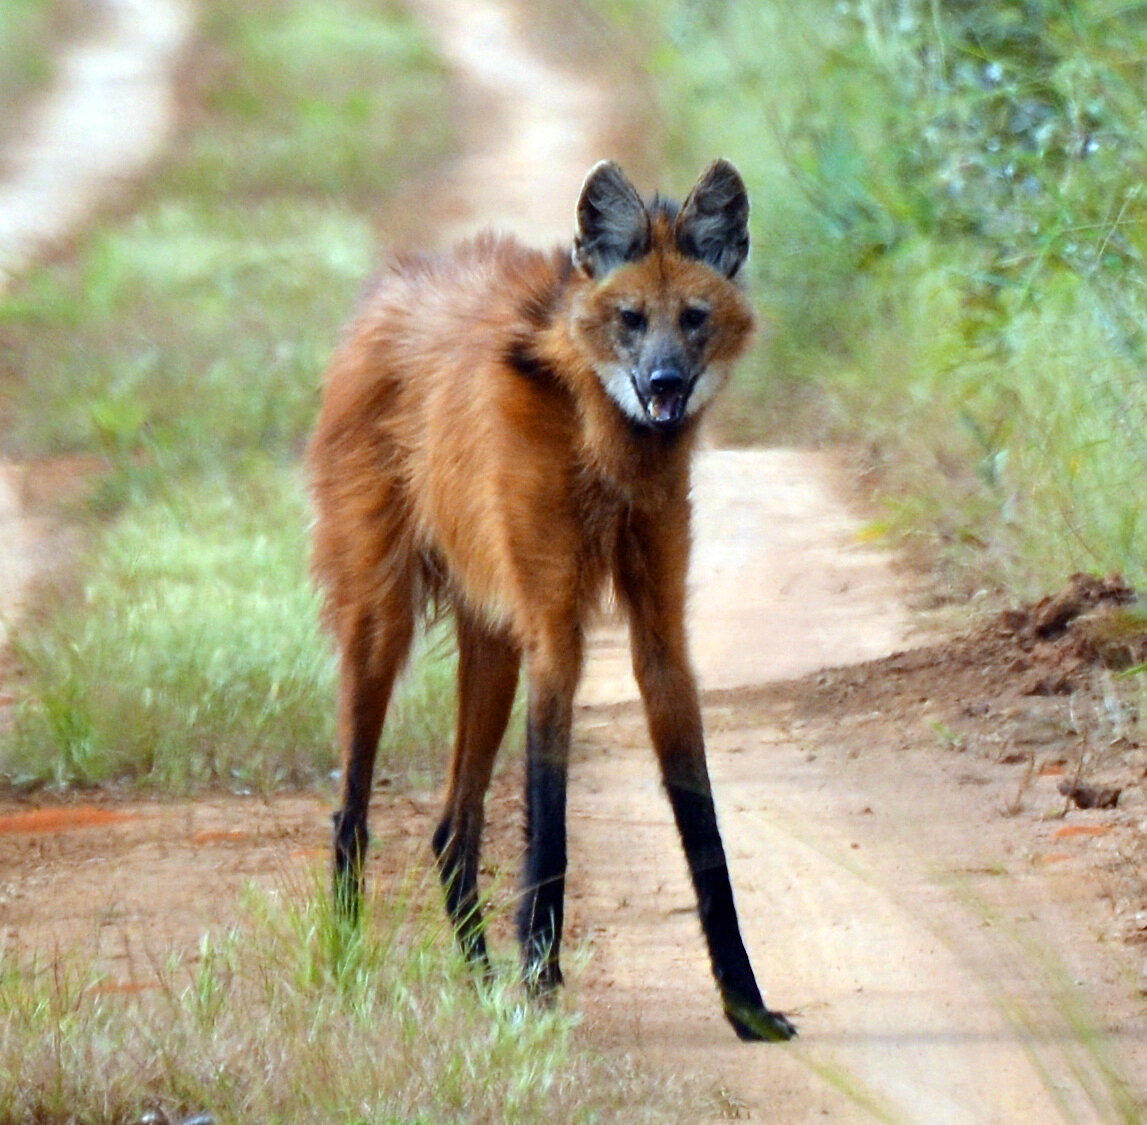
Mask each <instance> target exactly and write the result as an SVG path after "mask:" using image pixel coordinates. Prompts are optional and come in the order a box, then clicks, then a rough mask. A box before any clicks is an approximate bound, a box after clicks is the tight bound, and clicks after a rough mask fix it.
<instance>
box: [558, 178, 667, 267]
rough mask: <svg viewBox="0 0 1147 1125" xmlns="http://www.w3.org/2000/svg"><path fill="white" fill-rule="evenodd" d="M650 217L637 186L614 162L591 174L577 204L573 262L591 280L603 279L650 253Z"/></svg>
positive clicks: (583, 186)
mask: <svg viewBox="0 0 1147 1125" xmlns="http://www.w3.org/2000/svg"><path fill="white" fill-rule="evenodd" d="M649 245H650V234H649V216H648V215H647V214H646V212H645V205H644V204H643V203H642V202H641V196H639V195H638V194H637V190H636V189H635V188H634V186H633V185H632V184H631V183H630V182H629V181H628V180H627V179H626V178H625V173H624V172H622V170H621V169H620V168H619V167H618V166H617V165H616V164H614V163H613V161H612V160H603V161H601V162H600V163H598V164H595V165H594V166H593V167H592V168H591V169H590V171H589V175H588V176H586V178H585V183H584V184H583V185H582V189H581V196H580V197H579V199H578V201H577V229H576V230H575V232H574V244H573V262H574V265H575V266H580V267H581V268H582V269H583V270H585V272H586V273H587V274H588V275H589V276H590V277H603V276H604V275H605V274H607V273H609V271H610V270H614V269H616V268H617V267H618V266H620V265H621V264H622V263H623V262H634V261H636V260H637V259H638V258H641V257H643V256H644V255H645V254H646V253H648V251H649Z"/></svg>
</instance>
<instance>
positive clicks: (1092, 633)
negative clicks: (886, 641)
mask: <svg viewBox="0 0 1147 1125" xmlns="http://www.w3.org/2000/svg"><path fill="white" fill-rule="evenodd" d="M1145 660H1147V611H1145V610H1144V609H1143V608H1142V607H1141V604H1140V602H1139V600H1138V597H1137V595H1136V592H1135V591H1134V590H1133V589H1132V588H1131V587H1130V586H1129V585H1128V584H1127V583H1126V581H1124V579H1123V577H1122V576H1121V575H1112V576H1110V577H1108V578H1095V577H1093V576H1091V575H1088V574H1075V575H1073V576H1072V577H1071V579H1070V580H1069V581H1068V583H1067V585H1066V586H1064V588H1063V589H1062V590H1060V591H1059V592H1058V593H1055V594H1051V595H1048V596H1047V597H1044V598H1041V599H1040V600H1039V601H1037V602H1034V603H1031V604H1030V605H1025V606H1020V607H1019V608H1015V609H1008V610H1005V611H1003V612H1002V613H1000V614H998V615H997V616H996V617H994V618H992V619H991V620H989V621H988V622H987V623H985V624H983V625H981V626H979V627H977V628H975V629H973V630H971V631H970V632H968V633H965V634H963V635H961V636H957V637H955V638H952V639H950V640H946V641H944V642H943V643H941V644H938V645H932V646H929V647H925V648H919V649H914V650H912V651H910V652H899V653H894V654H893V655H892V656H889V657H886V658H885V659H883V660H877V661H873V662H871V663H868V664H863V665H858V666H853V667H849V668H845V669H837V670H829V671H826V672H824V673H822V674H821V675H820V676H819V677H818V678H817V688H818V696H819V700H820V702H821V704H824V703H825V702H826V701H828V702H829V703H830V704H833V705H837V706H839V705H842V704H845V703H846V701H847V700H849V699H850V698H851V697H853V696H855V695H856V694H857V692H858V690H859V689H861V688H863V689H864V699H865V704H866V705H867V706H872V705H873V704H874V703H876V704H878V705H879V704H881V703H887V704H889V705H893V704H898V703H901V702H903V701H904V699H905V698H906V697H914V698H915V699H916V700H917V701H919V702H925V701H927V702H929V703H931V704H933V706H935V705H940V706H946V707H949V708H954V709H956V710H959V711H963V712H965V713H967V714H970V715H976V714H987V713H989V712H992V711H997V712H998V711H1000V709H1001V706H1002V705H1003V704H1004V703H1005V702H1012V703H1014V702H1015V701H1016V700H1018V699H1023V698H1025V697H1040V696H1043V697H1050V696H1071V695H1075V694H1077V693H1082V695H1088V694H1090V695H1093V696H1098V697H1100V698H1102V697H1103V696H1104V695H1105V693H1107V694H1109V688H1110V681H1111V676H1110V673H1112V672H1126V671H1127V670H1129V669H1132V668H1134V667H1136V666H1138V665H1140V664H1142V663H1143V662H1144V661H1145ZM874 694H875V695H876V698H875V699H874Z"/></svg>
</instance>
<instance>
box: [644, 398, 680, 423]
mask: <svg viewBox="0 0 1147 1125" xmlns="http://www.w3.org/2000/svg"><path fill="white" fill-rule="evenodd" d="M645 412H646V414H648V415H649V420H650V421H651V422H653V423H654V424H655V425H658V426H667V425H672V424H673V423H674V422H680V421H681V418H682V416H683V415H684V413H685V395H684V394H683V393H682V392H680V391H677V392H674V393H672V394H651V395H650V396H649V398H648V400H647V401H646V403H645Z"/></svg>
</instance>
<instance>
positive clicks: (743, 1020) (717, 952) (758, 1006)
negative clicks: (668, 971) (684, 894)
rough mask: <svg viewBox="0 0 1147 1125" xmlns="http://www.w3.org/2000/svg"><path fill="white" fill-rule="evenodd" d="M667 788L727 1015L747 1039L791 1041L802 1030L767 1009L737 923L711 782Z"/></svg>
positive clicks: (676, 785)
mask: <svg viewBox="0 0 1147 1125" xmlns="http://www.w3.org/2000/svg"><path fill="white" fill-rule="evenodd" d="M666 789H667V791H668V794H669V801H670V804H671V805H672V806H673V815H674V819H675V820H676V822H677V828H678V831H679V832H680V834H681V840H682V843H683V845H684V848H685V856H686V859H687V860H688V862H689V870H690V873H691V875H692V878H693V887H694V889H695V890H696V892H697V906H698V913H699V915H700V919H701V928H702V930H703V931H704V933H705V940H706V943H707V944H708V947H709V957H710V960H711V961H712V964H713V975H714V977H715V978H716V981H717V987H718V989H719V990H720V993H721V999H722V1002H723V1004H724V1008H725V1015H726V1016H727V1017H728V1020H729V1022H730V1023H731V1024H732V1025H733V1028H734V1030H735V1031H736V1032H737V1034H738V1035H739V1036H740V1037H741V1038H742V1039H749V1040H782V1039H791V1038H792V1037H793V1036H794V1035H795V1034H796V1028H794V1027H793V1025H792V1024H791V1023H789V1021H788V1020H787V1019H786V1018H785V1017H784V1016H783V1015H781V1014H780V1013H779V1012H772V1011H770V1010H769V1009H768V1008H766V1007H765V1005H764V1001H763V1000H762V999H761V992H760V989H759V988H758V987H757V981H756V977H755V976H754V975H753V968H752V965H751V963H750V961H749V955H748V953H747V951H746V950H745V944H744V941H743V939H742V937H741V929H740V925H739V924H738V922H737V908H736V905H735V904H734V902H733V888H732V885H731V883H730V881H729V869H728V865H727V863H726V860H725V849H724V847H723V845H722V843H721V836H720V832H719V831H718V828H717V814H716V810H715V809H714V807H713V798H712V796H711V795H710V793H709V787H708V784H707V783H706V782H699V783H698V784H696V785H692V786H690V785H681V784H674V783H672V782H670V783H667V785H666Z"/></svg>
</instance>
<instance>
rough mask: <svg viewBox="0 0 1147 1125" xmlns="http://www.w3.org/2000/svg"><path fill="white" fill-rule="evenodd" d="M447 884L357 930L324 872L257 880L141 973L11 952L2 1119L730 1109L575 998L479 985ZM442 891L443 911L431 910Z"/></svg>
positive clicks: (352, 1119)
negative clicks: (633, 1061)
mask: <svg viewBox="0 0 1147 1125" xmlns="http://www.w3.org/2000/svg"><path fill="white" fill-rule="evenodd" d="M432 890H433V888H430V887H417V886H409V887H403V888H399V889H397V890H396V891H395V892H394V893H393V894H392V896H391V897H390V898H386V899H379V900H377V901H376V902H375V903H374V911H373V913H372V916H371V917H370V920H369V925H367V926H364V927H360V928H357V929H354V930H353V932H352V931H348V930H347V929H346V928H344V927H343V926H341V925H340V924H339V922H338V921H337V919H336V918H334V917H333V916H332V912H331V910H330V909H329V908H328V906H327V902H328V899H327V896H326V894H325V887H323V888H316V887H307V886H300V887H295V888H284V890H283V891H281V892H280V893H274V894H272V893H267V892H259V891H252V892H251V893H250V894H249V896H248V900H247V901H246V903H245V904H244V905H243V908H242V910H241V912H240V914H239V917H238V921H236V922H235V923H234V924H233V925H232V926H231V927H230V928H228V929H227V930H225V931H223V932H218V933H214V934H210V935H207V936H205V937H204V938H203V941H202V944H201V946H200V947H199V949H198V950H197V951H194V953H191V954H189V955H184V956H177V955H174V954H173V955H171V956H169V957H167V958H166V959H158V960H156V961H155V963H151V964H140V965H138V966H137V968H138V973H137V976H136V977H135V978H134V979H132V980H126V981H125V980H113V979H111V978H109V977H107V976H106V975H104V974H101V973H100V972H99V971H98V970H96V969H94V968H90V967H88V966H85V965H83V964H80V963H76V962H69V961H67V960H64V959H61V957H60V956H59V955H56V956H55V957H54V958H52V959H48V958H44V957H41V956H39V955H36V954H34V953H31V952H13V951H11V950H8V951H6V952H5V954H4V955H3V956H2V957H0V1122H4V1123H6V1125H7V1123H9V1122H11V1123H13V1125H15V1123H16V1122H33V1121H34V1122H38V1123H41V1125H55V1123H60V1125H64V1123H66V1122H76V1121H83V1122H90V1123H91V1125H104V1123H106V1125H119V1123H124V1122H132V1123H138V1122H144V1121H152V1122H155V1123H157V1125H159V1123H163V1122H179V1121H184V1120H188V1119H191V1118H192V1117H194V1118H195V1119H196V1120H200V1119H201V1118H200V1117H199V1116H198V1115H208V1116H209V1118H210V1120H211V1121H213V1122H215V1123H216V1125H231V1123H234V1125H244V1123H249V1122H254V1121H260V1122H291V1123H293V1125H308V1123H314V1125H328V1123H330V1122H340V1123H342V1122H345V1123H349V1125H367V1123H370V1125H436V1123H438V1122H465V1123H466V1125H482V1123H489V1125H501V1123H503V1122H507V1121H513V1122H520V1123H522V1125H543V1123H545V1122H554V1121H561V1122H570V1123H571V1125H576V1123H586V1125H591V1123H599V1122H601V1123H603V1122H625V1123H627V1125H628V1123H630V1122H650V1123H653V1122H657V1123H658V1125H676V1123H678V1122H680V1123H681V1125H685V1123H687V1122H695V1121H698V1120H700V1119H703V1118H706V1117H708V1116H709V1115H710V1114H711V1113H712V1112H713V1110H714V1106H713V1105H712V1104H711V1102H709V1101H707V1099H706V1098H705V1096H703V1095H702V1094H701V1093H700V1092H699V1091H697V1090H696V1089H694V1088H691V1087H689V1086H687V1085H685V1084H683V1083H669V1082H666V1081H664V1080H662V1081H659V1082H654V1081H653V1080H651V1079H649V1078H648V1077H646V1076H643V1075H641V1074H640V1073H638V1072H636V1071H634V1070H632V1069H631V1068H630V1067H629V1066H628V1065H627V1064H626V1063H625V1062H624V1061H623V1060H611V1059H607V1058H605V1057H603V1056H602V1055H601V1054H600V1053H599V1052H595V1051H592V1050H588V1049H587V1048H586V1044H585V1042H584V1040H583V1039H582V1036H581V1033H580V1032H579V1030H578V1028H577V1019H576V1017H575V1016H573V1015H571V1014H570V1013H568V1012H566V1011H564V1010H563V1009H562V1008H560V1007H556V1008H554V1009H552V1010H549V1011H545V1012H539V1011H538V1010H536V1008H534V1007H533V1006H530V1005H527V1004H526V1003H525V1002H524V999H523V996H522V993H521V989H520V988H519V987H518V986H517V984H516V983H515V979H514V978H515V974H514V973H513V972H512V971H507V972H506V973H505V976H504V977H502V978H500V979H499V980H496V981H494V982H492V983H490V984H489V985H488V986H486V987H484V988H482V989H477V988H475V987H473V981H472V978H470V977H469V973H468V970H467V969H466V968H465V966H463V965H462V964H461V963H460V961H459V960H458V959H457V958H455V957H454V956H452V938H451V935H450V934H449V933H448V932H447V926H446V923H445V921H444V919H443V915H442V912H441V910H440V909H439V905H438V902H437V898H438V896H437V894H436V893H435V894H432V893H430V892H431V891H432ZM428 909H432V911H433V916H429V915H428V913H427V911H428Z"/></svg>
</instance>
